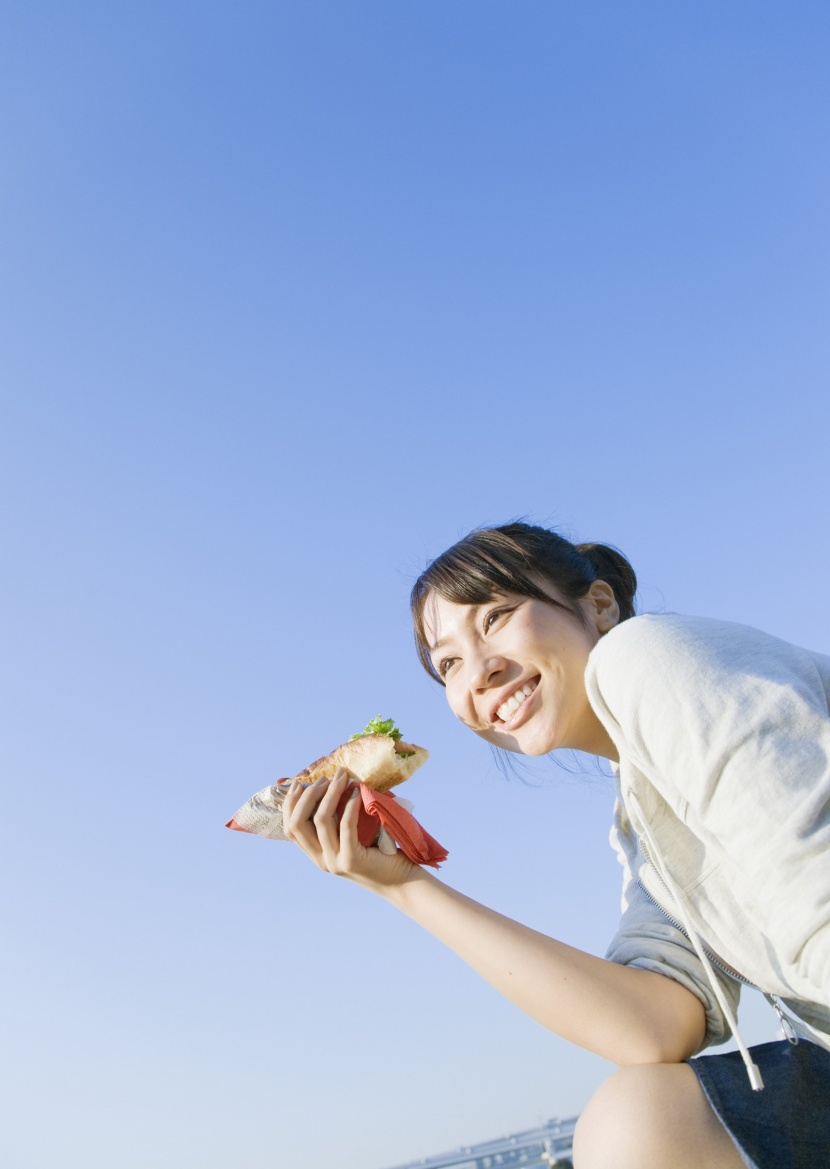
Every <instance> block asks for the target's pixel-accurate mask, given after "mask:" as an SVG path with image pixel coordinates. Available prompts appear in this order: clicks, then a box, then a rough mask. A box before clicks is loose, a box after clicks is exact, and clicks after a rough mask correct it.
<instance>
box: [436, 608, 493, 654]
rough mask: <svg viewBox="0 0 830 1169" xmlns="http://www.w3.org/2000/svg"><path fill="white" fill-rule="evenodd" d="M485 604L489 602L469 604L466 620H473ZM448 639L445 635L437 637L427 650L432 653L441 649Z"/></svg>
mask: <svg viewBox="0 0 830 1169" xmlns="http://www.w3.org/2000/svg"><path fill="white" fill-rule="evenodd" d="M487 604H489V601H483V602H481V604H478V605H470V616H469V618H468V622H469V621H475V618H476V617H477V616H478V612H479V610H480V609H481V608H482V607H483V606H484V605H487ZM449 640H450V638H447V637H439V638H438V640H437V641H436V642H435V644H434V645H428V646H427V650H428V651H429V653H430V654H434V653H435V651H436V650H437V649H441V647H442V646H445V645H446V644H447V642H448V641H449Z"/></svg>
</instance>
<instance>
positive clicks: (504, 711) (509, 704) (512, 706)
mask: <svg viewBox="0 0 830 1169" xmlns="http://www.w3.org/2000/svg"><path fill="white" fill-rule="evenodd" d="M535 689H536V687H535V686H531V685H530V683H529V682H526V683H525V684H524V686H522V687H521V688H520V689H519V690H517V691H516V693H515V694H513V695H511V696H510V698H507V699H505V701H504V702H503V703H502V704H501V706H500V707H499V708H498V710H497V711H496V714H497V715H498V716H499V718H500V719H501V720H502V722H507V720H508V719H509V718H510V716H511V715H513V714H515V713H516V711H517V710H518V709H519V707H520V706H521V705H522V703H523V702H524V700H525V699H526V698H530V696H531V694H532V693H533V691H534V690H535Z"/></svg>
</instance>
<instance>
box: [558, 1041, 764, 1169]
mask: <svg viewBox="0 0 830 1169" xmlns="http://www.w3.org/2000/svg"><path fill="white" fill-rule="evenodd" d="M704 1165H705V1166H706V1169H746V1167H745V1164H744V1161H743V1158H742V1157H741V1155H740V1153H739V1152H738V1150H737V1149H736V1148H735V1145H734V1144H733V1142H732V1138H731V1137H730V1136H729V1134H728V1133H727V1131H726V1129H725V1128H724V1127H723V1125H722V1124H721V1122H720V1121H719V1120H718V1118H717V1116H715V1113H714V1112H713V1111H712V1108H711V1106H710V1105H709V1102H708V1100H707V1099H706V1097H705V1096H704V1094H703V1089H702V1088H701V1087H700V1084H699V1083H698V1079H697V1076H696V1075H695V1073H694V1072H693V1071H692V1069H691V1068H690V1067H689V1065H688V1064H683V1063H655V1064H641V1065H638V1066H636V1067H626V1068H621V1069H620V1071H618V1072H616V1073H615V1074H614V1075H613V1076H611V1077H610V1078H609V1079H607V1080H606V1081H605V1083H604V1084H603V1085H602V1086H601V1087H600V1088H599V1090H598V1091H597V1092H596V1093H595V1095H594V1096H593V1097H592V1098H591V1100H590V1101H589V1103H588V1106H587V1108H586V1109H585V1111H584V1112H583V1113H582V1116H581V1117H580V1118H579V1123H578V1124H577V1126H576V1132H575V1134H574V1169H701V1166H704Z"/></svg>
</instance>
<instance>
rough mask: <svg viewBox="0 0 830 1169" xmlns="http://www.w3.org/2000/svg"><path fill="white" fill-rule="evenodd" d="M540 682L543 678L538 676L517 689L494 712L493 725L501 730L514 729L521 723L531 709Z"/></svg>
mask: <svg viewBox="0 0 830 1169" xmlns="http://www.w3.org/2000/svg"><path fill="white" fill-rule="evenodd" d="M540 681H541V677H540V675H538V674H537V676H536V677H535V678H530V679H528V681H527V682H525V683H523V684H522V685H521V686H519V687H517V688H516V690H514V692H513V693H512V694H511V695H509V697H507V698H505V700H504V701H503V702H502V703H500V704H499V706H497V707H496V709H495V710H494V711H493V714H492V716H491V721H492V723H493V725H494V726H496V727H499V728H500V729H501V728H502V727H511V728H512V727H513V726H515V725H516V724H517V723H519V722H521V720H522V718H523V717H524V715H525V714H526V713H527V711H528V709H529V708H530V704H531V700H532V699H533V695H534V694H535V693H536V687H537V686H538V685H539V683H540Z"/></svg>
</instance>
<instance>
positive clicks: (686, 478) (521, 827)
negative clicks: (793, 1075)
mask: <svg viewBox="0 0 830 1169" xmlns="http://www.w3.org/2000/svg"><path fill="white" fill-rule="evenodd" d="M829 53H830V7H828V6H827V4H826V3H822V2H820V0H815V2H804V0H788V2H786V3H785V2H784V0H777V2H765V0H753V2H751V3H750V2H739V0H727V2H726V3H724V2H723V0H717V2H715V0H699V2H697V3H695V4H679V3H670V4H666V3H663V2H658V0H636V2H633V0H632V2H629V0H625V2H623V3H620V2H619V0H613V2H612V0H586V2H584V3H579V4H573V3H570V4H566V3H564V2H562V0H544V2H542V0H522V2H521V3H512V4H511V3H507V2H506V0H505V2H501V3H494V2H493V0H440V2H439V0H417V2H415V0H337V2H334V0H328V2H326V0H293V2H283V3H278V2H276V0H272V2H266V0H234V2H233V3H231V2H229V0H222V2H219V0H200V2H199V3H195V2H184V0H164V2H163V3H162V2H160V0H143V2H142V3H140V4H137V3H133V4H127V3H117V2H116V3H112V2H106V3H105V2H103V0H99V2H97V3H94V2H92V0H77V2H74V3H71V4H68V3H65V2H58V0H52V2H48V0H25V2H23V0H7V3H6V4H5V5H4V7H3V14H2V27H0V95H2V97H1V99H0V100H2V115H1V120H0V150H2V157H3V166H2V179H0V233H2V270H3V280H2V286H1V287H0V295H1V296H2V301H3V304H2V314H0V330H2V335H1V337H0V340H2V368H1V369H0V375H2V434H1V435H0V443H2V449H1V450H0V479H1V480H2V489H3V512H2V521H1V522H0V538H2V547H3V552H4V555H3V571H2V578H1V579H0V604H1V605H2V613H3V621H2V630H1V631H0V653H1V654H2V686H3V710H4V715H3V720H2V722H3V728H2V740H1V741H0V750H1V751H2V754H1V755H0V764H1V765H2V784H3V805H2V806H3V816H2V821H0V833H2V842H0V858H2V859H0V864H1V865H2V884H1V885H0V887H1V888H2V897H3V922H4V926H3V934H4V942H5V946H6V957H5V959H4V960H3V962H2V965H0V984H1V985H2V1003H3V1017H4V1022H3V1029H2V1047H3V1052H4V1054H3V1060H2V1077H3V1083H2V1099H3V1105H4V1112H5V1113H6V1117H5V1120H4V1122H3V1125H2V1133H0V1164H2V1166H3V1169H56V1167H58V1166H60V1169H113V1167H117V1169H147V1167H148V1166H153V1169H276V1167H282V1166H289V1165H290V1166H300V1165H302V1166H303V1167H304V1169H331V1166H333V1165H336V1166H337V1167H338V1169H382V1167H384V1166H387V1165H392V1164H395V1163H397V1162H401V1161H405V1160H409V1159H411V1158H415V1157H418V1156H423V1155H428V1154H431V1153H435V1152H438V1151H440V1150H442V1149H444V1148H447V1147H451V1146H454V1145H458V1144H462V1143H466V1142H470V1141H477V1140H483V1139H485V1138H488V1137H492V1136H497V1135H499V1134H500V1133H502V1132H505V1131H509V1130H511V1129H517V1128H521V1127H525V1126H528V1125H532V1124H534V1123H536V1121H537V1120H538V1119H540V1118H543V1117H549V1116H553V1115H557V1114H558V1115H569V1114H573V1113H575V1112H577V1111H578V1110H579V1109H580V1108H581V1107H582V1105H583V1104H584V1103H585V1101H586V1100H587V1098H588V1097H589V1096H590V1094H591V1092H592V1091H593V1089H594V1087H595V1086H596V1085H597V1084H598V1083H599V1082H600V1080H601V1079H602V1077H603V1076H604V1075H605V1074H606V1072H607V1071H608V1070H610V1069H609V1067H608V1065H606V1064H604V1063H603V1062H602V1061H601V1060H599V1059H597V1058H594V1057H592V1056H590V1055H588V1054H585V1053H582V1052H580V1051H578V1050H576V1049H573V1048H570V1047H568V1046H567V1045H566V1044H564V1043H562V1042H560V1041H559V1040H558V1039H556V1038H554V1037H552V1036H550V1035H548V1034H547V1033H545V1032H544V1031H543V1030H541V1029H540V1028H539V1027H538V1026H536V1025H535V1024H533V1023H531V1022H530V1021H528V1020H526V1019H525V1018H523V1017H522V1016H521V1015H520V1014H519V1012H518V1011H517V1010H516V1009H515V1008H513V1007H512V1006H511V1005H510V1004H508V1003H506V1002H505V1001H503V1000H501V999H499V998H498V997H497V996H496V994H495V993H494V992H493V991H491V990H490V989H489V988H488V987H487V986H485V985H484V984H482V983H480V982H479V981H478V980H477V979H476V977H475V976H474V975H473V974H471V973H470V972H469V971H468V970H467V969H466V968H465V967H464V966H463V965H462V964H461V963H460V962H459V961H458V960H457V959H456V958H455V957H454V956H453V955H452V954H450V953H449V952H447V951H444V950H443V949H442V948H441V947H440V946H439V945H438V944H437V943H435V942H433V941H432V940H431V939H430V938H429V937H427V936H426V935H424V934H422V933H420V932H419V930H418V929H417V927H415V926H413V925H412V924H411V923H409V922H408V921H405V920H402V919H401V920H399V919H398V918H396V916H395V915H394V914H393V912H392V911H391V910H390V909H388V908H387V907H386V906H385V905H383V904H379V903H376V902H375V901H374V900H373V899H372V898H371V897H370V896H369V895H367V894H366V893H364V892H363V891H361V890H358V889H355V888H353V887H351V886H350V885H348V884H346V883H344V882H338V881H337V880H335V879H333V878H329V877H326V876H324V875H322V874H320V873H318V872H317V871H316V870H315V869H313V868H312V867H311V866H310V865H309V863H308V862H307V861H306V860H305V858H304V857H302V856H301V855H300V853H299V852H298V851H296V850H294V849H292V848H290V847H289V846H287V845H280V844H276V843H271V842H268V841H264V840H260V839H253V838H249V837H245V836H242V835H238V834H233V833H230V832H227V831H226V830H225V829H224V827H223V824H224V821H225V820H226V819H227V818H228V817H229V816H230V815H231V814H232V813H233V811H234V810H235V809H236V808H237V807H238V805H239V804H240V803H241V802H242V801H243V800H244V799H246V798H247V797H248V795H250V794H251V793H252V792H253V791H255V790H257V789H258V788H261V787H263V786H264V785H265V784H267V783H269V782H270V781H271V780H273V779H274V778H276V777H278V776H281V775H286V774H291V773H293V772H294V771H296V770H299V769H300V768H301V767H302V766H303V765H304V764H306V763H307V762H309V761H310V760H311V759H313V758H316V757H317V756H318V755H320V754H321V753H323V752H324V751H326V750H328V749H330V748H332V747H333V746H334V745H335V744H336V743H338V742H339V741H340V740H341V739H342V738H344V737H346V736H347V735H348V734H349V733H350V732H351V731H353V730H356V729H358V728H359V727H360V726H361V725H362V724H363V723H364V722H365V720H366V719H367V718H368V717H370V716H372V715H374V714H376V713H379V712H380V713H383V714H389V715H393V716H394V717H395V718H396V719H397V720H398V721H399V722H400V723H401V724H402V726H403V729H404V731H405V733H406V734H407V735H409V736H410V737H412V738H413V739H414V740H415V741H417V742H420V743H423V744H424V745H426V746H428V747H429V748H430V750H431V752H432V758H431V760H430V762H429V764H428V765H427V767H426V768H425V769H424V770H423V771H422V772H421V773H420V774H419V776H418V778H417V779H416V780H414V781H413V783H412V788H411V791H409V792H408V793H407V794H408V795H409V796H410V797H411V798H412V799H413V800H414V802H415V805H416V810H417V813H418V814H419V816H420V818H421V819H422V820H423V821H424V823H425V824H426V825H427V826H428V827H429V829H430V830H431V831H432V832H433V833H434V835H436V836H437V837H438V839H439V840H441V841H442V843H444V844H446V845H447V847H449V849H450V853H451V856H450V860H449V861H448V863H447V864H446V866H445V868H444V870H443V875H444V876H445V877H446V879H447V880H448V881H449V882H450V883H452V884H454V885H456V886H457V887H459V888H461V889H463V890H464V891H465V892H468V893H469V894H471V895H472V896H474V897H477V898H479V899H481V900H483V901H484V902H486V903H487V904H490V905H493V906H494V907H496V908H498V909H499V910H501V911H503V912H506V913H508V914H511V915H512V916H515V917H517V918H519V919H520V920H522V921H524V922H526V923H528V924H530V925H533V926H534V927H536V928H538V929H541V930H544V931H547V932H549V933H552V934H554V935H555V936H558V937H561V938H562V939H563V940H565V941H569V942H571V943H573V944H575V945H580V946H583V947H585V948H588V949H590V950H592V951H594V952H597V953H602V952H603V950H604V947H605V944H606V942H607V941H608V939H609V937H610V935H611V933H612V932H613V929H614V924H615V920H616V915H617V910H618V900H619V878H618V875H617V870H616V863H615V861H614V858H613V856H612V855H611V853H610V850H609V849H608V847H607V843H606V836H607V829H608V821H609V815H610V807H611V795H610V788H609V784H608V781H607V779H605V778H603V776H602V775H601V773H600V772H599V771H597V770H596V769H594V768H593V766H592V764H591V763H590V762H586V761H585V760H581V761H580V760H578V759H577V760H574V759H573V758H568V759H566V760H565V764H566V767H567V768H568V769H567V770H566V769H564V768H563V767H559V766H557V765H556V764H555V763H553V762H550V761H548V760H541V761H537V762H536V763H534V765H533V766H532V767H531V768H530V769H529V770H528V772H527V774H526V776H525V778H526V780H527V782H524V783H523V782H522V781H521V779H513V780H506V779H505V778H503V777H502V776H501V775H500V773H499V771H498V768H497V767H496V765H495V762H494V760H493V757H492V755H491V753H490V750H489V748H488V747H487V746H486V745H485V744H483V743H481V742H479V741H478V740H476V739H475V738H474V737H473V736H471V735H470V734H469V732H467V731H466V730H464V729H463V728H462V727H461V726H460V724H457V723H455V722H454V721H453V719H452V717H451V716H450V714H449V712H448V710H447V709H446V707H445V704H444V700H443V697H442V694H441V692H440V691H439V690H438V689H437V687H435V685H434V684H433V683H431V682H430V681H429V680H428V679H427V677H426V676H425V675H424V674H423V673H422V672H421V671H420V667H419V666H418V665H417V662H416V660H415V656H414V652H413V649H412V645H411V634H410V630H409V625H408V617H407V596H408V591H409V588H410V585H411V583H412V581H413V579H414V577H415V575H416V574H417V572H418V571H419V569H420V568H421V567H423V565H424V564H425V562H426V561H427V559H428V558H429V557H431V556H434V555H436V554H438V553H439V552H440V551H442V550H443V549H444V548H445V547H446V546H447V545H448V544H449V543H451V542H452V541H453V540H455V539H456V538H457V537H458V536H460V535H461V534H463V533H464V532H465V531H467V530H468V529H469V528H471V527H473V526H476V525H479V524H483V523H492V522H499V521H504V520H507V519H510V518H514V517H517V516H527V517H530V518H532V519H534V520H537V521H540V522H543V523H551V524H554V525H558V526H560V527H562V528H563V529H564V530H565V531H566V532H567V533H570V534H572V535H574V536H578V537H580V538H582V539H598V540H606V541H609V542H611V543H614V544H616V545H618V546H619V547H620V548H622V549H623V550H624V551H625V552H626V553H627V554H628V555H629V556H630V558H631V560H632V561H633V563H634V565H635V567H636V568H637V570H638V573H639V575H640V578H641V582H642V589H641V607H642V608H643V609H676V610H680V611H684V612H691V613H701V614H707V615H711V616H719V617H725V618H730V619H736V620H743V621H746V622H748V623H750V624H754V625H757V626H760V627H762V628H765V629H768V630H770V631H772V632H774V633H777V634H780V635H782V636H784V637H787V638H789V639H791V640H793V641H795V642H798V643H801V644H806V645H809V646H811V647H812V648H815V649H819V650H825V651H828V650H830V626H829V623H828V602H827V591H828V589H827V581H828V576H830V539H829V538H828V523H827V505H828V495H830V489H829V488H830V478H829V477H828V470H827V462H828V460H827V448H828V421H830V419H829V418H828V415H829V414H830V409H829V408H828V369H830V328H828V324H830V313H829V312H828V310H829V309H830V255H828V251H830V248H829V247H828V245H829V244H830V228H829V227H828V200H829V199H830V157H829V155H830V71H828V69H827V61H828V54H829ZM745 1019H746V1025H747V1035H748V1038H750V1039H761V1038H767V1037H770V1036H771V1035H772V1034H774V1031H775V1028H774V1023H773V1021H772V1020H771V1019H770V1018H769V1014H768V1013H765V1012H764V1011H761V1010H760V1009H758V1008H757V1005H756V1006H750V1007H749V1009H748V1010H747V1011H746V1012H745Z"/></svg>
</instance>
